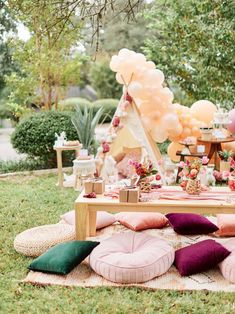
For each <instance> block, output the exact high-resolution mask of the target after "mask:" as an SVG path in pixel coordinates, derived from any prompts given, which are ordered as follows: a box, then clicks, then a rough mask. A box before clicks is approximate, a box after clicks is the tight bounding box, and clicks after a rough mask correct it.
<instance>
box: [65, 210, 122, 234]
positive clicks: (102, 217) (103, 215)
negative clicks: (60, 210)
mask: <svg viewBox="0 0 235 314" xmlns="http://www.w3.org/2000/svg"><path fill="white" fill-rule="evenodd" d="M60 219H62V220H63V221H65V222H66V223H67V224H69V225H72V226H75V211H74V210H71V211H69V212H67V213H65V214H63V215H61V216H60ZM115 221H116V219H115V216H114V215H113V214H110V213H107V212H104V211H99V212H97V217H96V229H97V230H98V229H101V228H104V227H107V226H110V225H112V224H113V223H114V222H115Z"/></svg>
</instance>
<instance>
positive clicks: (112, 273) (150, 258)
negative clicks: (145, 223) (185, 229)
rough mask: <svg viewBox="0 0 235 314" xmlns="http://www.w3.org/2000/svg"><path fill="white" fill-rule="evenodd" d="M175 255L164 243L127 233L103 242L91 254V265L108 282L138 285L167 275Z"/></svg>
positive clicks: (157, 239) (148, 237)
mask: <svg viewBox="0 0 235 314" xmlns="http://www.w3.org/2000/svg"><path fill="white" fill-rule="evenodd" d="M174 256H175V252H174V249H173V247H172V246H170V245H169V244H168V243H167V242H166V241H164V240H161V239H159V238H156V237H153V236H150V235H147V234H145V233H140V232H133V231H127V232H122V233H119V234H116V235H114V236H112V237H111V238H109V239H107V240H104V241H102V242H101V243H100V245H98V246H97V247H96V248H95V249H94V250H93V251H92V253H91V255H90V266H91V268H92V269H93V270H94V271H95V272H96V273H97V274H99V275H101V276H103V277H104V278H105V279H107V280H110V281H113V282H118V283H137V282H145V281H148V280H151V279H153V278H154V277H157V276H160V275H162V274H164V273H165V272H167V270H168V269H169V268H170V267H171V265H172V263H173V260H174Z"/></svg>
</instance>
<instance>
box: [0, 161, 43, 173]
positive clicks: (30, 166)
mask: <svg viewBox="0 0 235 314" xmlns="http://www.w3.org/2000/svg"><path fill="white" fill-rule="evenodd" d="M45 168H47V164H46V163H43V162H42V161H41V160H40V159H38V158H26V159H21V160H9V161H0V173H9V172H18V171H31V170H40V169H45Z"/></svg>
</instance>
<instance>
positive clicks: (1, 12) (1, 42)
mask: <svg viewBox="0 0 235 314" xmlns="http://www.w3.org/2000/svg"><path fill="white" fill-rule="evenodd" d="M14 30H15V23H14V21H13V19H12V17H11V15H10V12H9V9H8V8H7V6H6V4H5V1H4V0H0V94H1V93H2V89H3V88H4V87H5V80H4V76H5V75H7V74H9V73H11V71H12V70H13V69H15V65H14V63H13V61H12V56H11V51H10V47H9V46H8V43H7V40H6V38H5V37H6V34H7V33H9V32H13V31H14Z"/></svg>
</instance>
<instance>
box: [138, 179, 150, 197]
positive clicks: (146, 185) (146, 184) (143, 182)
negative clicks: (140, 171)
mask: <svg viewBox="0 0 235 314" xmlns="http://www.w3.org/2000/svg"><path fill="white" fill-rule="evenodd" d="M138 186H139V188H140V191H141V192H144V193H149V192H151V182H150V180H149V179H148V178H142V179H140V180H139V181H138Z"/></svg>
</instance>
